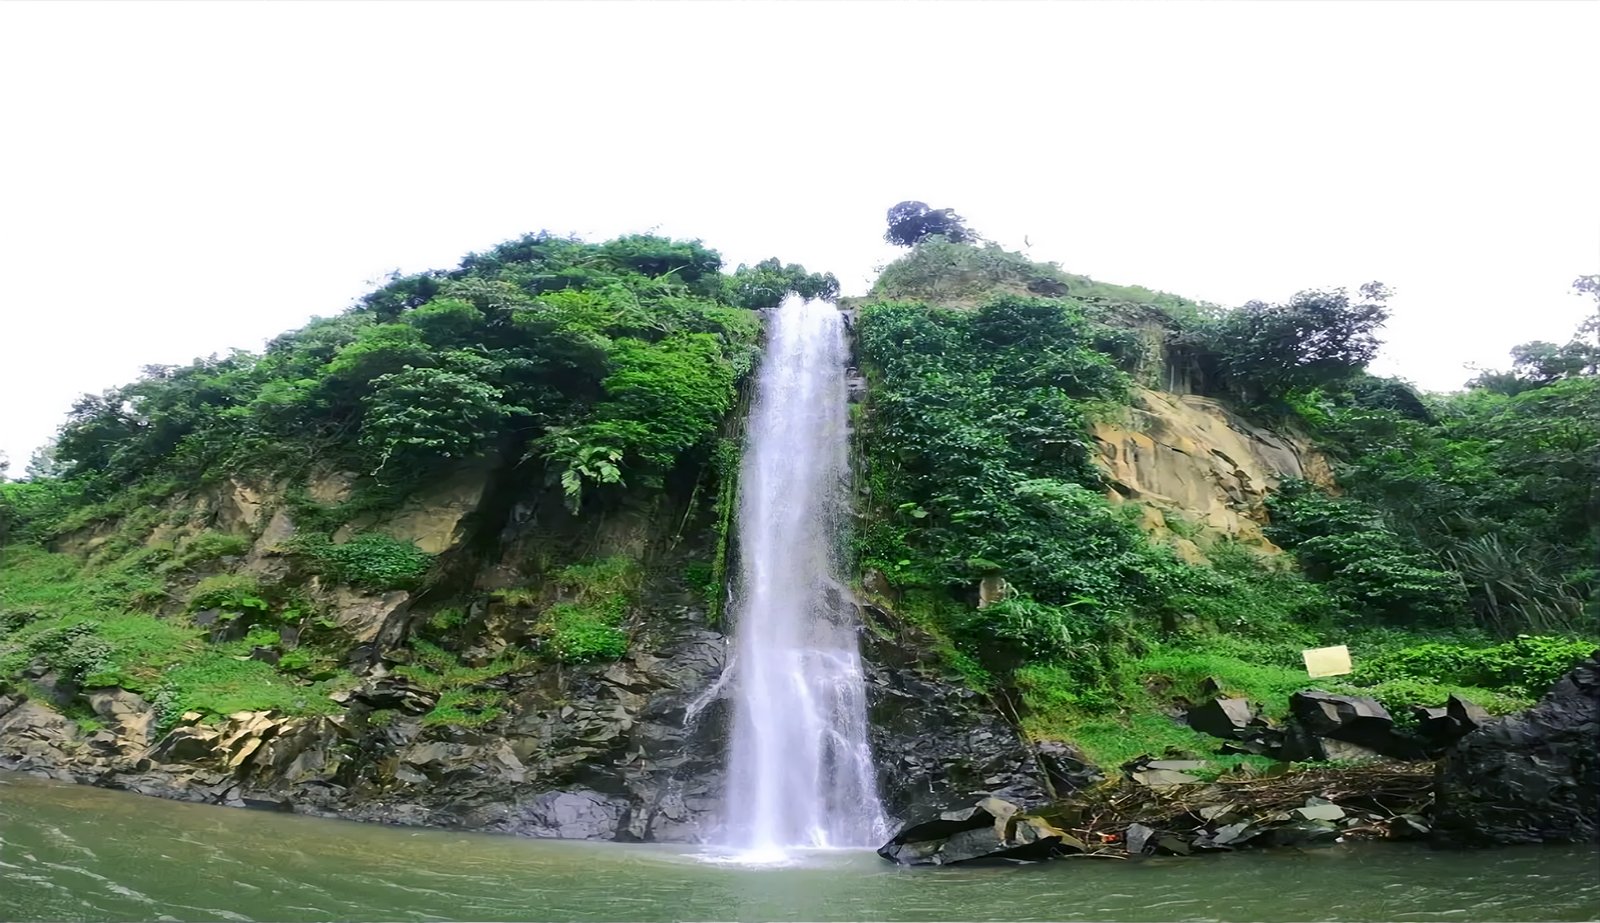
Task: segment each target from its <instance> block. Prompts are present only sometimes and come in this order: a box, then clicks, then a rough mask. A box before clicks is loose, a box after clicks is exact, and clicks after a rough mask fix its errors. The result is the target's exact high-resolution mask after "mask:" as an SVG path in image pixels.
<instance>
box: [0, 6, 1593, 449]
mask: <svg viewBox="0 0 1600 923" xmlns="http://www.w3.org/2000/svg"><path fill="white" fill-rule="evenodd" d="M1597 34H1600V4H1594V3H1557V4H1549V5H1546V4H1540V3H1532V2H1521V3H1508V4H1496V3H1487V2H1484V3H1459V4H1457V3H1417V4H1414V5H1413V4H1400V3H1367V4H1343V3H1333V4H1327V5H1323V4H1317V3H1310V2H1297V3H1278V4H1258V3H1248V4H1238V5H1231V4H1222V3H1180V4H1171V5H1168V4H1161V3H1119V4H1097V3H1024V4H1017V5H1010V4H999V3H993V2H990V3H984V4H981V5H979V4H970V5H968V4H956V3H947V4H946V3H940V4H933V3H886V4H878V5H869V4H862V3H784V4H776V5H769V4H761V3H713V4H705V5H697V4H690V3H656V4H640V5H624V4H620V3H589V4H581V5H580V4H574V5H564V4H556V3H548V2H541V3H509V2H495V3H485V4H481V5H480V4H471V3H464V2H455V3H449V4H443V3H440V4H432V3H421V2H406V3H376V2H372V3H350V4H332V3H251V4H246V3H215V4H200V3H173V4H166V5H157V4H145V3H128V2H119V3H114V4H91V3H37V4H34V3H20V2H7V3H3V4H0V35H4V36H5V41H4V50H3V53H0V132H3V137H4V142H3V143H0V269H3V271H4V279H5V293H4V300H3V301H0V304H3V305H4V307H3V309H0V310H3V312H4V314H3V318H0V319H3V324H0V451H5V452H7V453H9V454H10V456H11V458H12V459H13V462H14V465H15V468H16V469H17V470H14V472H13V473H20V468H21V467H22V465H23V463H24V462H25V461H26V459H27V457H28V455H29V453H30V452H31V451H32V449H33V448H34V447H35V446H36V445H38V444H40V443H41V442H43V441H44V440H45V439H47V438H48V437H49V436H50V434H51V433H52V432H53V430H54V429H55V427H56V426H57V425H58V423H59V422H60V420H61V419H62V416H63V415H64V413H65V412H66V410H67V408H68V406H69V405H70V404H71V402H72V400H73V398H74V397H75V396H76V395H78V394H79V393H81V392H84V391H98V390H100V389H103V388H106V387H109V386H112V385H116V384H120V383H122V382H125V381H128V380H130V379H131V378H133V377H134V376H135V375H136V374H137V372H138V369H139V368H140V366H142V365H145V364H149V363H183V362H188V361H189V360H191V359H193V358H195V357H197V356H201V355H206V354H210V353H213V352H225V351H226V350H227V349H228V348H229V347H244V348H249V349H258V348H260V346H261V345H262V343H263V341H264V340H265V339H266V338H267V337H270V336H272V335H274V334H276V333H278V332H280V331H282V330H285V329H287V328H291V327H294V326H297V325H299V324H301V323H303V322H304V321H305V320H306V319H308V318H309V317H311V316H313V315H316V314H331V313H336V312H337V311H339V310H340V309H342V308H343V307H345V306H346V305H347V304H348V303H349V302H350V300H351V299H352V298H354V297H355V296H357V295H359V294H360V293H361V292H363V291H364V290H365V289H366V288H367V287H368V286H369V283H370V282H371V281H372V280H374V279H377V278H378V277H379V276H381V275H382V274H384V273H386V272H388V271H389V270H392V269H400V270H402V271H416V270H421V269H427V268H434V267H449V266H453V265H454V264H455V262H456V261H457V260H458V259H459V258H460V257H461V256H462V255H463V254H464V253H466V252H469V251H471V250H481V249H484V248H486V247H488V246H491V245H493V244H494V243H496V242H498V241H500V240H503V239H505V238H508V237H511V236H515V235H517V234H519V233H522V232H524V231H530V230H537V229H539V228H548V229H550V230H553V231H559V232H567V231H576V232H578V233H580V234H583V235H585V236H593V237H607V236H612V235H615V234H617V233H622V232H630V231H646V230H652V229H653V230H656V231H658V232H660V233H666V234H671V235H676V236H691V237H700V238H702V239H704V240H705V241H706V242H707V243H709V244H710V245H712V246H714V247H716V248H718V249H720V250H721V251H722V252H723V254H724V255H725V257H727V259H728V262H729V264H730V265H732V264H736V263H738V262H753V261H755V260H759V259H762V258H764V257H767V256H772V255H777V256H779V257H781V258H783V259H784V260H786V261H796V262H803V263H805V264H806V265H807V266H808V267H810V268H812V269H828V270H832V271H833V272H835V273H837V274H838V275H839V277H840V278H841V279H842V280H843V282H844V286H845V290H846V292H847V293H855V292H860V291H862V290H863V289H865V287H866V286H867V285H868V284H869V282H870V279H871V278H872V276H873V274H874V271H875V269H876V267H877V266H879V265H881V264H882V263H883V262H884V261H885V260H886V259H889V258H892V256H893V251H892V250H891V248H889V247H887V246H886V245H884V244H883V243H882V242H881V241H880V240H879V235H880V234H881V233H882V230H883V215H884V211H885V209H887V208H888V206H890V205H892V204H894V203H895V202H898V201H900V200H902V199H908V198H916V199H922V200H925V201H927V202H929V203H931V204H933V205H934V206H936V207H943V206H952V207H954V208H956V209H957V211H959V212H960V213H961V214H963V215H965V216H966V217H967V218H968V219H969V220H970V222H971V223H972V224H973V225H974V226H975V227H976V228H978V229H979V230H980V231H982V232H984V233H985V234H986V235H988V236H989V237H991V238H993V239H994V240H996V241H998V242H1000V243H1003V244H1006V245H1007V246H1012V247H1018V248H1020V247H1022V246H1023V243H1024V239H1025V238H1026V240H1027V241H1028V242H1029V243H1030V244H1031V246H1030V247H1029V248H1028V252H1029V253H1030V254H1031V255H1032V256H1033V257H1034V258H1036V259H1051V260H1056V261H1058V262H1060V263H1061V264H1062V265H1063V267H1065V268H1066V269H1068V270H1070V271H1073V272H1079V273H1084V274H1087V275H1090V276H1093V277H1095V278H1097V279H1103V280H1106V281H1110V282H1124V283H1138V284H1143V285H1147V286H1150V287H1152V288H1160V289H1166V290H1168V291H1172V292H1176V293H1180V294H1184V295H1188V296H1190V297H1194V298H1199V299H1204V300H1208V301H1214V302H1218V303H1222V304H1239V303H1242V302H1244V301H1246V300H1249V299H1251V298H1261V299H1266V300H1275V299H1282V298H1286V297H1288V296H1289V295H1291V294H1292V293H1293V292H1295V291H1296V290H1298V289H1302V288H1308V287H1314V286H1328V285H1340V284H1343V285H1350V286H1354V285H1357V284H1359V283H1361V282H1364V281H1367V280H1370V279H1377V280H1381V281H1383V282H1386V283H1388V284H1389V285H1390V286H1391V287H1392V288H1394V289H1395V290H1396V292H1397V295H1396V297H1395V299H1394V300H1393V301H1392V303H1391V304H1392V307H1393V310H1394V318H1393V320H1392V321H1391V323H1390V325H1389V328H1388V331H1387V337H1386V339H1387V341H1388V343H1387V346H1386V347H1385V350H1384V352H1383V354H1382V356H1381V359H1380V366H1379V369H1378V370H1379V371H1381V372H1385V373H1392V374H1399V375H1402V376H1403V377H1406V378H1409V379H1411V380H1413V381H1415V382H1417V383H1419V384H1420V385H1422V386H1424V387H1428V388H1432V389H1450V388H1454V387H1456V386H1458V385H1459V384H1460V383H1461V382H1462V381H1463V380H1464V379H1466V378H1467V377H1469V376H1470V373H1469V372H1467V371H1465V370H1464V368H1463V366H1464V365H1465V364H1467V363H1478V364H1486V365H1496V364H1499V365H1504V364H1505V353H1506V350H1507V349H1508V348H1509V347H1510V346H1512V345H1513V344H1515V343H1518V342H1522V341H1525V340H1529V339H1535V338H1542V339H1550V340H1560V341H1565V339H1566V338H1567V336H1568V335H1569V334H1570V333H1571V331H1572V329H1573V328H1574V327H1575V326H1576V324H1577V323H1578V321H1579V320H1580V319H1581V317H1582V316H1583V313H1584V310H1585V308H1584V302H1583V301H1582V300H1581V299H1579V298H1578V297H1576V296H1573V295H1570V294H1568V287H1569V284H1570V283H1571V281H1572V279H1573V278H1574V277H1576V276H1578V275H1580V274H1583V273H1591V272H1600V170H1597V169H1596V163H1597V162H1600V155H1597V154H1596V151H1597V150H1600V145H1597V144H1596V142H1597V141H1600V120H1597V119H1596V118H1595V102H1596V88H1597V87H1600V75H1597V68H1596V65H1595V58H1594V39H1595V36H1596V35H1597Z"/></svg>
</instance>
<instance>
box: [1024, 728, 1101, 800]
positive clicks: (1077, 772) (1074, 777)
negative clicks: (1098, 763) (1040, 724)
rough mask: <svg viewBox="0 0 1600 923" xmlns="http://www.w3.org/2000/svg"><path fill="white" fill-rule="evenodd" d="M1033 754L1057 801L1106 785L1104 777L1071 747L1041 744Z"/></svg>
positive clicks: (1080, 752) (1047, 743) (1069, 745)
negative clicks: (1102, 783) (1103, 783)
mask: <svg viewBox="0 0 1600 923" xmlns="http://www.w3.org/2000/svg"><path fill="white" fill-rule="evenodd" d="M1033 752H1034V755H1035V756H1036V757H1037V758H1038V760H1039V768H1040V769H1043V770H1044V775H1045V779H1046V780H1048V781H1049V783H1050V788H1051V793H1052V794H1053V795H1054V796H1055V797H1057V798H1060V797H1062V796H1064V795H1068V794H1071V793H1072V792H1075V791H1078V790H1079V789H1084V788H1088V787H1089V786H1091V785H1095V784H1098V783H1100V782H1103V781H1105V774H1104V773H1102V772H1101V771H1100V770H1099V769H1097V768H1095V766H1094V764H1093V763H1090V762H1089V760H1088V758H1087V757H1085V756H1084V755H1083V751H1082V750H1079V749H1078V748H1077V747H1074V746H1073V745H1072V744H1069V743H1062V742H1061V741H1058V740H1041V741H1039V742H1038V743H1036V744H1034V745H1033Z"/></svg>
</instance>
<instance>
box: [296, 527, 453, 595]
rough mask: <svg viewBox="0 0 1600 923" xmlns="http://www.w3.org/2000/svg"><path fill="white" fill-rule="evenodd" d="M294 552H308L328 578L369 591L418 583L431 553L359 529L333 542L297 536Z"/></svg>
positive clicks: (429, 560)
mask: <svg viewBox="0 0 1600 923" xmlns="http://www.w3.org/2000/svg"><path fill="white" fill-rule="evenodd" d="M293 547H294V549H295V550H296V551H299V552H301V553H303V554H306V555H309V556H310V557H311V558H312V560H314V561H315V562H316V563H317V567H318V568H319V569H320V570H321V572H322V573H323V574H324V575H325V576H327V577H329V578H330V579H333V580H337V581H339V582H341V583H348V584H351V585H354V586H359V587H362V588H364V589H369V590H407V589H413V588H415V587H416V586H417V584H418V583H420V582H421V580H422V577H423V575H425V574H426V573H427V572H428V567H429V566H430V565H432V563H433V555H430V554H428V553H427V552H425V551H423V550H422V549H420V548H418V547H417V546H416V545H415V544H413V543H411V542H403V541H401V540H399V539H397V538H391V537H390V536H387V535H384V534H383V533H381V532H362V533H361V534H359V535H356V536H354V537H352V538H351V539H350V540H349V541H347V542H343V543H338V544H335V543H334V542H331V541H329V540H328V539H327V538H326V537H323V536H320V535H312V536H306V537H303V538H299V539H297V540H296V541H295V543H294V545H293Z"/></svg>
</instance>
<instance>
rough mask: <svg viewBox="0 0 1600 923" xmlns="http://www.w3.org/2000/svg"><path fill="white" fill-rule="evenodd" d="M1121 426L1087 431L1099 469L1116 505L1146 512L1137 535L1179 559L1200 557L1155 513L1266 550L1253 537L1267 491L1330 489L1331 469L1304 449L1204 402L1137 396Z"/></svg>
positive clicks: (1267, 545)
mask: <svg viewBox="0 0 1600 923" xmlns="http://www.w3.org/2000/svg"><path fill="white" fill-rule="evenodd" d="M1131 413H1132V419H1131V421H1130V422H1129V423H1128V424H1126V425H1116V424H1111V423H1098V424H1096V425H1095V427H1094V438H1095V442H1096V443H1097V445H1098V447H1099V462H1100V465H1101V467H1102V468H1104V469H1105V471H1106V474H1107V476H1108V477H1109V478H1110V479H1111V482H1112V483H1113V484H1114V485H1115V487H1116V493H1115V496H1116V497H1117V498H1122V497H1126V498H1129V499H1134V500H1139V501H1141V502H1143V503H1145V504H1146V505H1147V507H1148V508H1150V511H1151V512H1150V514H1149V518H1147V521H1146V522H1145V528H1146V529H1147V530H1148V531H1150V532H1152V533H1155V534H1157V535H1158V536H1159V537H1161V538H1163V539H1165V540H1167V541H1169V542H1170V543H1171V544H1173V545H1174V546H1175V547H1176V549H1177V551H1178V552H1179V553H1180V554H1182V555H1184V556H1185V557H1186V558H1190V559H1198V558H1200V557H1203V551H1202V550H1201V549H1200V548H1198V547H1197V546H1196V545H1195V544H1194V542H1192V541H1190V539H1188V538H1184V537H1180V536H1178V535H1175V534H1173V533H1172V532H1171V530H1170V529H1168V527H1167V524H1166V521H1165V517H1164V516H1163V515H1162V511H1163V510H1165V511H1175V512H1180V513H1181V514H1182V515H1183V517H1184V518H1185V519H1186V520H1188V521H1190V522H1192V523H1196V524H1198V525H1201V526H1203V527H1204V528H1205V529H1207V530H1209V531H1211V532H1215V533H1220V534H1222V535H1227V536H1231V537H1233V538H1236V539H1238V540H1239V541H1241V542H1244V543H1246V544H1250V545H1254V546H1256V547H1258V548H1261V549H1263V550H1268V551H1276V550H1277V549H1276V546H1274V545H1272V543H1271V542H1269V541H1267V539H1266V538H1265V537H1264V536H1263V535H1262V533H1261V525H1260V524H1261V523H1262V522H1264V521H1265V519H1266V514H1265V511H1264V506H1263V503H1264V501H1265V499H1266V495H1267V492H1268V491H1269V490H1270V489H1272V488H1274V487H1276V486H1277V485H1278V484H1279V483H1281V482H1282V481H1283V480H1285V479H1288V478H1300V479H1305V480H1309V481H1313V482H1316V483H1319V484H1330V485H1331V484H1332V483H1333V474H1332V469H1331V467H1330V466H1329V464H1328V461H1327V459H1326V458H1324V457H1323V456H1322V455H1321V454H1320V453H1319V452H1317V451H1316V450H1315V449H1313V448H1311V445H1310V442H1309V441H1308V440H1306V439H1303V438H1300V437H1297V436H1285V435H1283V434H1280V433H1276V432H1272V431H1269V430H1265V429H1262V428H1261V427H1259V426H1256V425H1254V424H1252V423H1250V422H1248V421H1246V420H1244V419H1243V418H1241V417H1239V416H1238V415H1237V414H1234V413H1232V412H1231V411H1229V410H1228V409H1227V408H1226V407H1224V406H1223V405H1222V404H1221V403H1219V402H1218V401H1216V400H1213V399H1211V398H1206V397H1200V396H1197V395H1176V394H1168V393H1164V392H1159V391H1151V390H1149V389H1140V390H1139V391H1138V392H1137V394H1136V395H1135V406H1134V408H1133V409H1132V411H1131Z"/></svg>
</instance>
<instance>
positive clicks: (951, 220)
mask: <svg viewBox="0 0 1600 923" xmlns="http://www.w3.org/2000/svg"><path fill="white" fill-rule="evenodd" d="M888 219H889V229H888V230H887V231H885V232H884V234H883V239H884V240H887V241H888V242H889V243H891V244H896V245H898V246H901V247H914V246H916V245H917V244H918V243H919V242H920V241H922V240H923V238H926V237H933V236H935V235H938V236H940V237H943V238H944V239H946V240H949V241H952V242H954V243H958V244H965V243H973V242H974V241H977V240H979V237H978V232H976V231H974V230H972V229H971V228H969V227H967V225H966V219H965V218H962V217H961V216H960V215H958V214H956V213H955V209H951V208H930V207H929V206H928V203H926V202H916V201H910V200H908V201H905V202H901V203H900V204H899V205H896V206H894V207H893V208H891V209H889V215H888Z"/></svg>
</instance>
